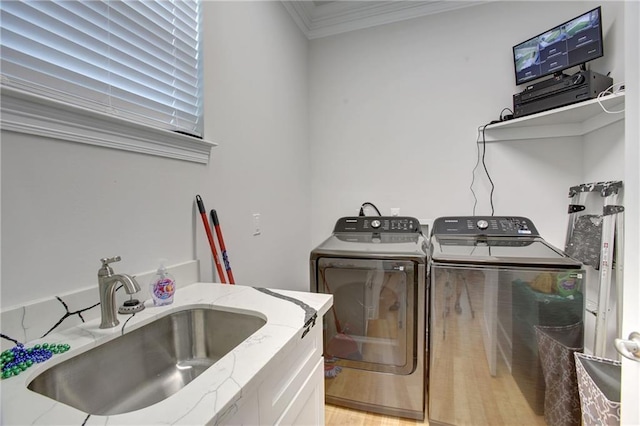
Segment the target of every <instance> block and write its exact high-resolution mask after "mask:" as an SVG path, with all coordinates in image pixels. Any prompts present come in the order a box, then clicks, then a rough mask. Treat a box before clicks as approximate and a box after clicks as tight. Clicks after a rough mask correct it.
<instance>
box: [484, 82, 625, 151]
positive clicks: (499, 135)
mask: <svg viewBox="0 0 640 426" xmlns="http://www.w3.org/2000/svg"><path fill="white" fill-rule="evenodd" d="M600 103H601V104H602V106H604V108H606V109H607V110H608V111H611V112H613V111H621V110H623V109H624V93H619V94H613V95H608V96H603V97H602V98H601V99H600V101H598V100H597V99H591V100H588V101H583V102H580V103H577V104H573V105H567V106H565V107H561V108H555V109H552V110H549V111H544V112H540V113H537V114H532V115H528V116H526V117H521V118H516V119H513V120H509V121H503V122H501V123H496V124H490V125H488V126H486V128H485V129H484V137H485V141H486V142H499V141H506V140H521V139H548V138H561V137H567V136H584V135H586V134H588V133H591V132H593V131H595V130H598V129H600V128H602V127H605V126H608V125H609V124H612V123H615V122H618V121H621V120H624V116H625V114H624V113H607V112H605V111H604V109H603V108H602V106H601V105H600ZM482 127H484V126H482ZM482 127H480V130H482Z"/></svg>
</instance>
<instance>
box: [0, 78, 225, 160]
mask: <svg viewBox="0 0 640 426" xmlns="http://www.w3.org/2000/svg"><path fill="white" fill-rule="evenodd" d="M0 96H1V98H2V102H1V111H0V119H1V120H0V128H1V129H2V130H3V131H9V132H17V133H26V134H31V135H37V136H43V137H47V138H53V139H61V140H65V141H72V142H80V143H85V144H89V145H97V146H103V147H107V148H113V149H120V150H123V151H133V152H138V153H142V154H148V155H157V156H160V157H168V158H175V159H178V160H184V161H191V162H195V163H201V164H207V163H208V162H209V155H210V152H211V148H213V147H214V146H217V144H216V143H214V142H208V141H205V140H202V139H198V138H194V137H191V136H187V135H183V134H180V133H174V132H171V131H168V130H164V129H156V128H153V127H149V126H145V125H142V124H139V123H135V122H132V121H128V120H124V119H120V118H118V117H113V116H110V115H107V114H101V113H99V112H95V111H91V110H88V109H84V108H81V107H76V106H73V105H69V104H65V103H62V102H57V101H52V100H50V99H46V98H43V97H38V96H34V95H32V94H29V93H26V92H22V91H20V90H16V89H12V88H8V87H6V86H2V90H1V95H0Z"/></svg>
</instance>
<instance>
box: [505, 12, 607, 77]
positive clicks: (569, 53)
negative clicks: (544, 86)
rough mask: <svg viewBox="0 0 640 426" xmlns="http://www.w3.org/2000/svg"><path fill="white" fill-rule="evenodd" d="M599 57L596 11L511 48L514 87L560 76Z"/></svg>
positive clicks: (599, 19) (599, 28)
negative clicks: (546, 77) (554, 75)
mask: <svg viewBox="0 0 640 426" xmlns="http://www.w3.org/2000/svg"><path fill="white" fill-rule="evenodd" d="M603 54H604V52H603V47H602V15H601V10H600V7H597V8H595V9H593V10H590V11H588V12H586V13H583V14H582V15H580V16H577V17H575V18H573V19H571V20H569V21H567V22H565V23H563V24H560V25H558V26H557V27H554V28H552V29H550V30H548V31H545V32H543V33H542V34H539V35H537V36H535V37H533V38H530V39H529V40H527V41H524V42H522V43H520V44H517V45H515V46H513V63H514V66H515V71H516V85H520V84H525V83H528V82H530V81H531V80H535V79H538V78H541V77H545V76H547V75H550V74H560V73H562V71H564V70H566V69H567V68H571V67H574V66H576V65H583V64H585V63H586V62H588V61H591V60H593V59H596V58H599V57H601V56H602V55H603Z"/></svg>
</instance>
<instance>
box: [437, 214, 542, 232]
mask: <svg viewBox="0 0 640 426" xmlns="http://www.w3.org/2000/svg"><path fill="white" fill-rule="evenodd" d="M433 234H435V235H461V236H479V235H483V236H492V237H539V236H540V234H538V230H537V229H536V227H535V226H534V225H533V222H531V220H529V219H527V218H526V217H521V216H451V217H440V218H438V219H436V220H435V221H434V222H433Z"/></svg>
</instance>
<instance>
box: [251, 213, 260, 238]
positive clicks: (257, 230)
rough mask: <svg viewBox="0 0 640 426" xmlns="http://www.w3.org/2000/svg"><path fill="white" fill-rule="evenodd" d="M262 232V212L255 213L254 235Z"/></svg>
mask: <svg viewBox="0 0 640 426" xmlns="http://www.w3.org/2000/svg"><path fill="white" fill-rule="evenodd" d="M260 234H262V230H261V229H260V213H254V214H253V235H260Z"/></svg>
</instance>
